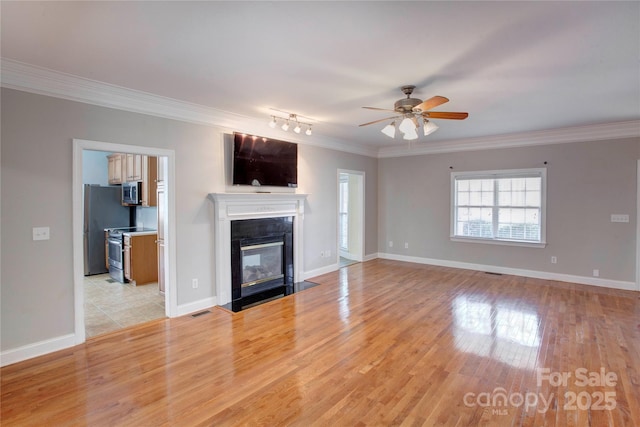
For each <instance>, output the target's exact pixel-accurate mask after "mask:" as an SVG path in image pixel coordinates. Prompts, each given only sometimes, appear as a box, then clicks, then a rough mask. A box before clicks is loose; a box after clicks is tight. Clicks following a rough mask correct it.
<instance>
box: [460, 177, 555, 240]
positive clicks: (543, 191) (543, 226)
mask: <svg viewBox="0 0 640 427" xmlns="http://www.w3.org/2000/svg"><path fill="white" fill-rule="evenodd" d="M532 176H540V177H541V178H542V180H541V181H542V182H541V188H540V241H539V242H532V241H528V240H514V239H503V238H498V237H492V238H488V237H468V236H456V207H457V206H456V205H457V201H456V179H461V178H462V179H464V178H467V179H483V178H485V179H496V178H516V177H532ZM496 203H497V199H495V200H494V206H496ZM450 206H451V218H450V223H451V228H450V234H449V236H450V239H451V241H453V242H471V243H484V244H492V245H507V246H526V247H532V248H544V247H545V246H546V245H547V169H546V168H531V169H506V170H489V171H467V172H452V173H451V203H450Z"/></svg>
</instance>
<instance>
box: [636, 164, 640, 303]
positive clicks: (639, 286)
mask: <svg viewBox="0 0 640 427" xmlns="http://www.w3.org/2000/svg"><path fill="white" fill-rule="evenodd" d="M636 291H640V159H638V167H637V169H636Z"/></svg>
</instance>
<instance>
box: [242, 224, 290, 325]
mask: <svg viewBox="0 0 640 427" xmlns="http://www.w3.org/2000/svg"><path fill="white" fill-rule="evenodd" d="M263 248H268V249H267V250H268V253H264V254H263V255H260V254H257V255H255V253H259V252H260V250H261V249H263ZM280 250H281V251H282V253H281V254H280V253H277V251H280ZM243 252H244V253H243ZM274 253H275V254H276V255H277V256H274ZM247 254H248V255H247ZM243 257H245V259H254V260H259V259H261V258H265V261H264V262H263V264H265V265H258V266H253V265H252V266H249V267H247V266H245V265H244V264H245V263H243ZM274 263H275V264H279V263H281V264H282V265H281V266H280V265H275V266H274V265H273V264H274ZM275 270H277V271H275ZM278 273H279V274H278ZM248 277H249V278H250V279H248ZM293 292H294V282H293V217H291V216H290V217H282V218H259V219H246V220H235V221H231V310H232V311H234V312H238V311H240V310H242V308H243V307H244V306H247V305H249V304H253V303H256V302H258V301H262V300H265V299H268V298H272V297H274V296H278V295H283V294H284V295H290V294H292V293H293Z"/></svg>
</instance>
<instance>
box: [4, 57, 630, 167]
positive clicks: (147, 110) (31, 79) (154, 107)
mask: <svg viewBox="0 0 640 427" xmlns="http://www.w3.org/2000/svg"><path fill="white" fill-rule="evenodd" d="M0 66H1V67H0V70H1V71H0V84H1V86H2V87H5V88H9V89H15V90H20V91H24V92H30V93H36V94H39V95H45V96H52V97H56V98H62V99H67V100H71V101H76V102H82V103H86V104H92V105H97V106H101V107H107V108H115V109H118V110H123V111H130V112H134V113H141V114H148V115H152V116H156V117H163V118H167V119H173V120H180V121H184V122H189V123H194V124H200V125H207V126H213V127H216V128H220V129H221V130H222V131H223V132H233V131H237V132H245V133H249V134H254V135H262V136H265V137H269V138H274V139H286V140H288V141H291V142H296V143H299V144H304V145H311V146H316V147H322V148H327V149H331V150H337V151H342V152H347V153H352V154H358V155H363V156H368V157H377V158H387V157H405V156H415V155H422V154H435V153H451V152H459V151H475V150H487V149H494V148H512V147H527V146H534V145H549V144H561V143H568V142H586V141H602V140H608V139H620V138H629V137H639V136H640V120H634V121H627V122H617V123H605V124H596V125H588V126H579V127H572V128H563V129H550V130H541V131H534V132H526V133H517V134H505V135H496V136H487V137H478V138H465V139H458V140H446V141H435V142H425V143H418V144H412V145H411V146H408V145H406V144H401V145H396V146H387V147H382V148H377V147H367V146H363V145H355V144H353V143H345V142H343V141H340V140H337V139H333V138H329V137H325V136H322V135H318V134H317V132H314V136H313V137H312V138H311V137H307V136H304V137H300V136H299V135H296V134H287V135H286V136H285V137H283V134H282V133H279V132H277V131H274V130H273V129H271V128H269V127H268V126H265V123H264V120H263V119H258V118H255V117H247V116H242V115H240V114H235V113H231V112H228V111H222V110H218V109H215V108H211V107H206V106H203V105H198V104H193V103H189V102H185V101H180V100H177V99H173V98H168V97H164V96H159V95H154V94H151V93H148V92H142V91H138V90H134V89H129V88H125V87H121V86H116V85H112V84H108V83H103V82H100V81H96V80H91V79H87V78H84V77H79V76H75V75H72V74H67V73H62V72H59V71H54V70H51V69H48V68H43V67H37V66H34V65H30V64H25V63H23V62H18V61H14V60H12V59H7V58H1V59H0Z"/></svg>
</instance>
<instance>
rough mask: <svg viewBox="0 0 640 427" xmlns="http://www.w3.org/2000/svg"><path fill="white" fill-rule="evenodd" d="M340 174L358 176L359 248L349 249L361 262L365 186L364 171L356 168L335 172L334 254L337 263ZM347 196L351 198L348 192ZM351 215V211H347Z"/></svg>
mask: <svg viewBox="0 0 640 427" xmlns="http://www.w3.org/2000/svg"><path fill="white" fill-rule="evenodd" d="M340 174H347V175H356V176H358V177H359V183H360V185H359V186H358V194H357V198H358V202H359V203H360V205H361V209H360V217H359V218H357V221H358V223H359V224H360V227H359V228H358V233H359V236H358V240H359V241H360V242H359V243H360V245H359V246H360V250H359V251H358V252H357V253H353V252H351V251H350V253H351V255H353V256H354V258H355V261H358V262H363V261H364V252H365V247H364V245H365V206H366V204H365V188H366V173H365V172H364V171H357V170H349V169H338V173H337V174H336V179H337V187H336V188H337V203H336V219H337V221H336V223H337V226H336V231H337V233H336V254H338V263H339V261H340ZM349 198H351V194H349ZM349 215H351V213H349Z"/></svg>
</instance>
